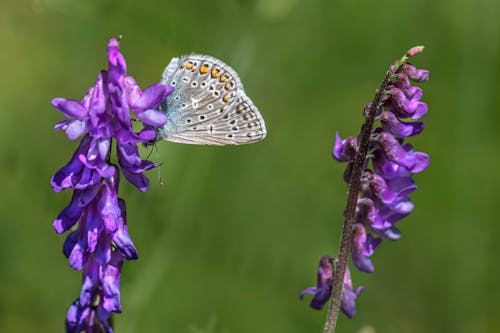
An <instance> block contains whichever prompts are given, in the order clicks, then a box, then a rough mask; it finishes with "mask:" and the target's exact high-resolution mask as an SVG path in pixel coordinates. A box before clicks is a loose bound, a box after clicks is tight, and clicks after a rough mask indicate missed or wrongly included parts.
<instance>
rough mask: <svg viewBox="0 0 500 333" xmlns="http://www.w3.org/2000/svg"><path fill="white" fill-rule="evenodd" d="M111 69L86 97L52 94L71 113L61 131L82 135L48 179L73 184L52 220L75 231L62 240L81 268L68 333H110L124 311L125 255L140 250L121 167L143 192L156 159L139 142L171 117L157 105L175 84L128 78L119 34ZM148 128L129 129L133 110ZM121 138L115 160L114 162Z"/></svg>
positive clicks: (60, 185)
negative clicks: (143, 84) (121, 190)
mask: <svg viewBox="0 0 500 333" xmlns="http://www.w3.org/2000/svg"><path fill="white" fill-rule="evenodd" d="M108 64H109V69H108V71H105V70H103V71H101V72H100V73H99V75H98V77H97V81H96V84H95V85H94V86H92V87H91V88H90V89H89V90H88V91H87V94H86V95H85V97H84V98H83V99H82V101H81V102H78V101H75V100H69V99H64V98H54V99H53V100H52V105H53V106H54V107H55V108H56V109H57V110H59V111H60V112H62V113H63V114H64V115H65V116H66V117H68V119H66V120H63V121H61V122H59V123H58V124H57V125H56V126H55V129H56V130H64V131H65V132H66V135H67V137H68V138H69V139H70V140H76V139H77V138H79V137H81V136H82V135H83V138H82V140H81V142H80V145H79V146H78V148H77V150H76V152H75V153H74V155H73V157H72V158H71V160H70V161H69V162H68V164H66V165H65V166H64V167H62V168H61V169H60V170H59V171H57V172H56V174H55V175H54V176H53V177H52V179H51V184H52V187H53V189H54V191H56V192H59V191H61V190H64V189H73V197H72V199H71V202H70V203H69V205H68V206H67V207H66V208H65V209H63V210H62V212H61V213H60V214H59V215H58V216H57V218H56V220H55V221H54V229H55V230H56V232H57V233H63V232H65V231H67V230H70V229H72V231H71V232H70V233H69V235H68V237H67V238H66V241H65V243H64V246H63V252H64V255H65V256H66V257H67V258H68V260H69V264H70V266H71V267H72V268H74V269H77V270H83V283H82V290H81V292H80V296H79V297H78V299H76V300H75V301H74V302H73V304H72V305H71V307H70V308H69V310H68V314H67V318H66V331H67V332H81V331H85V332H112V331H113V330H112V327H111V326H110V324H109V322H108V320H109V318H110V316H111V313H113V312H121V304H120V271H121V267H122V265H123V260H124V259H126V260H131V259H137V258H138V255H137V250H136V248H135V246H134V244H133V242H132V240H131V239H130V236H129V234H128V230H127V222H126V212H125V201H123V200H122V199H120V198H119V197H118V185H119V181H120V173H119V170H120V169H121V170H122V172H123V174H124V176H125V178H126V179H127V180H128V181H129V182H130V183H131V184H132V185H134V186H135V187H137V188H138V189H139V190H140V191H146V190H147V189H148V187H149V181H148V179H147V178H146V176H144V174H143V172H144V171H146V170H149V169H151V168H154V167H156V165H155V164H154V163H152V162H150V161H146V160H142V159H141V157H140V156H139V151H138V148H137V143H139V142H148V141H151V140H153V139H154V138H155V129H154V127H157V126H162V125H164V124H165V123H166V121H167V118H166V116H165V114H164V113H162V112H159V111H157V110H155V108H156V107H157V106H158V105H159V104H160V103H161V101H163V100H164V99H165V98H166V97H167V96H168V95H169V94H170V93H171V92H172V90H173V88H172V87H165V86H164V85H162V84H159V83H158V84H154V85H152V86H150V87H149V88H148V89H146V90H145V91H144V92H142V91H141V89H140V88H139V86H138V85H137V84H136V82H135V80H134V79H133V78H132V77H129V76H125V74H126V63H125V59H124V58H123V55H122V54H121V53H120V49H119V43H118V40H116V39H114V38H112V39H110V40H109V43H108ZM131 111H132V113H133V114H134V115H135V117H136V118H137V119H138V120H139V121H141V122H142V124H143V125H144V127H143V129H142V130H141V131H140V132H138V133H136V132H134V131H133V129H132V123H131V116H130V112H131ZM113 139H115V140H116V146H117V149H116V151H117V155H118V158H117V160H118V165H115V164H113V163H111V162H110V155H111V145H112V141H113Z"/></svg>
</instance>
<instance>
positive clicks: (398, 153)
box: [377, 132, 415, 169]
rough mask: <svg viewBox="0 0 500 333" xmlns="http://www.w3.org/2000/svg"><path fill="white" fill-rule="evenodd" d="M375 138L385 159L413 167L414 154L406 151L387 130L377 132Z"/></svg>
mask: <svg viewBox="0 0 500 333" xmlns="http://www.w3.org/2000/svg"><path fill="white" fill-rule="evenodd" d="M377 139H378V141H379V142H380V146H381V147H382V149H383V151H384V154H385V156H386V157H387V159H389V160H390V161H392V162H394V163H397V164H399V165H402V166H404V167H406V168H408V169H410V168H411V167H413V165H414V164H415V156H414V154H413V153H411V152H407V151H406V150H405V149H404V148H403V146H401V144H400V143H399V142H398V140H396V139H395V138H394V137H393V136H392V135H391V134H389V133H387V132H381V133H378V135H377Z"/></svg>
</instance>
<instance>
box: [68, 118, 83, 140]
mask: <svg viewBox="0 0 500 333" xmlns="http://www.w3.org/2000/svg"><path fill="white" fill-rule="evenodd" d="M63 129H64V131H65V132H66V136H67V137H68V139H70V140H72V141H73V140H76V139H78V138H79V137H80V136H81V135H82V134H83V133H85V131H86V130H87V125H86V123H85V121H81V120H73V121H70V122H68V123H66V126H65V127H64V128H63Z"/></svg>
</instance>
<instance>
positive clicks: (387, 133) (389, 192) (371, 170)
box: [306, 47, 429, 317]
mask: <svg viewBox="0 0 500 333" xmlns="http://www.w3.org/2000/svg"><path fill="white" fill-rule="evenodd" d="M422 49H423V48H422V47H415V48H413V49H411V50H410V51H408V53H407V55H406V56H405V57H403V58H402V59H401V60H400V62H395V63H394V64H393V66H396V67H394V68H395V71H394V73H393V75H392V77H391V78H390V81H388V84H387V86H386V89H385V91H383V96H382V99H381V101H380V104H379V105H377V106H376V114H375V120H378V121H380V126H379V127H377V128H375V129H374V130H373V131H372V134H371V137H370V138H369V142H368V147H369V149H368V154H367V157H366V159H365V163H364V168H363V171H362V173H361V179H360V181H361V188H360V191H359V196H358V200H357V205H356V216H355V220H356V223H355V224H354V228H353V229H354V230H353V237H352V244H351V246H350V249H351V258H352V261H353V263H354V265H355V266H356V268H357V269H358V270H360V271H362V272H366V273H371V272H373V270H374V267H373V264H372V262H371V259H370V257H371V256H372V255H373V253H374V251H375V249H376V248H377V247H378V246H379V245H380V243H381V242H382V239H384V238H385V239H389V240H397V239H399V238H400V237H401V232H400V231H399V229H398V228H397V227H396V226H395V224H396V222H398V221H400V220H401V219H402V218H404V217H406V216H407V215H408V214H410V212H411V211H412V210H413V208H414V205H413V203H412V202H411V200H410V199H409V198H408V195H409V194H410V193H411V192H413V191H414V190H415V189H416V188H417V187H416V185H415V182H414V181H413V179H412V175H413V174H414V173H418V172H420V171H423V170H424V169H425V168H427V166H428V165H429V156H428V155H427V154H425V153H422V152H416V151H414V150H413V146H412V145H411V144H409V143H404V140H405V138H407V137H411V136H415V135H418V134H419V133H421V132H422V131H423V129H424V123H423V122H422V121H418V120H419V119H420V118H422V117H423V116H424V115H425V114H426V113H427V104H426V103H424V102H422V101H421V98H422V95H423V90H422V89H421V88H419V87H417V86H413V85H412V84H411V81H413V82H423V81H426V80H427V79H428V78H429V71H427V70H422V69H416V68H415V67H414V66H412V65H411V64H409V63H407V62H406V60H407V59H408V57H411V56H414V55H416V54H418V53H420V52H421V51H422ZM371 107H372V105H371V104H368V105H367V106H366V107H365V116H368V111H369V110H370V109H371ZM403 119H407V120H403ZM360 138H361V136H358V137H348V138H346V139H341V138H340V136H339V134H338V132H337V134H336V139H335V144H334V148H333V152H332V155H333V158H334V159H335V160H337V161H339V162H347V163H348V165H347V168H346V171H345V173H344V179H345V181H346V182H348V183H349V181H350V179H351V174H352V172H353V167H354V162H355V160H356V155H357V154H358V151H359V147H360V145H361V144H362V143H360V142H359V140H360ZM324 270H325V263H324V262H323V259H322V261H321V262H320V268H319V272H320V274H322V273H321V272H322V271H324ZM322 275H323V276H324V274H322ZM344 279H345V280H344V292H343V295H342V301H343V303H342V305H341V309H342V310H343V312H344V313H345V314H346V315H348V316H349V317H352V315H353V314H354V313H355V304H354V299H355V298H356V296H357V295H358V294H359V292H354V293H353V291H352V283H351V282H350V273H349V271H348V268H347V270H346V274H345V278H344ZM346 280H347V281H348V282H349V283H351V284H350V285H351V287H350V288H347V289H346V288H345V285H346V282H345V281H346ZM319 282H320V281H319V280H318V287H317V288H315V290H314V292H315V294H316V296H315V298H314V299H313V302H312V303H311V306H312V307H313V308H321V307H322V306H323V305H324V304H325V303H326V302H327V301H328V297H325V295H324V294H325V293H327V294H328V296H330V294H331V290H328V289H326V287H324V286H323V284H320V283H319ZM311 290H312V289H307V290H306V291H308V292H311ZM358 291H359V289H358ZM347 299H348V301H347ZM347 304H349V306H347Z"/></svg>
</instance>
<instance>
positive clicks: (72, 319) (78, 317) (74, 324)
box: [66, 299, 91, 333]
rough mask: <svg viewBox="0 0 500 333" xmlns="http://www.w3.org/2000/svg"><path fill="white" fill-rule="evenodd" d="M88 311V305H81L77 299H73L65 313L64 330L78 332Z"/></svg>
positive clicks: (86, 317) (87, 317) (86, 319)
mask: <svg viewBox="0 0 500 333" xmlns="http://www.w3.org/2000/svg"><path fill="white" fill-rule="evenodd" d="M90 312H91V311H90V307H83V306H81V305H80V302H79V300H78V299H77V300H76V301H74V302H73V304H71V306H70V307H69V309H68V314H67V315H66V332H67V333H80V332H81V331H82V330H83V329H84V324H85V322H86V321H88V319H89V315H90Z"/></svg>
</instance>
